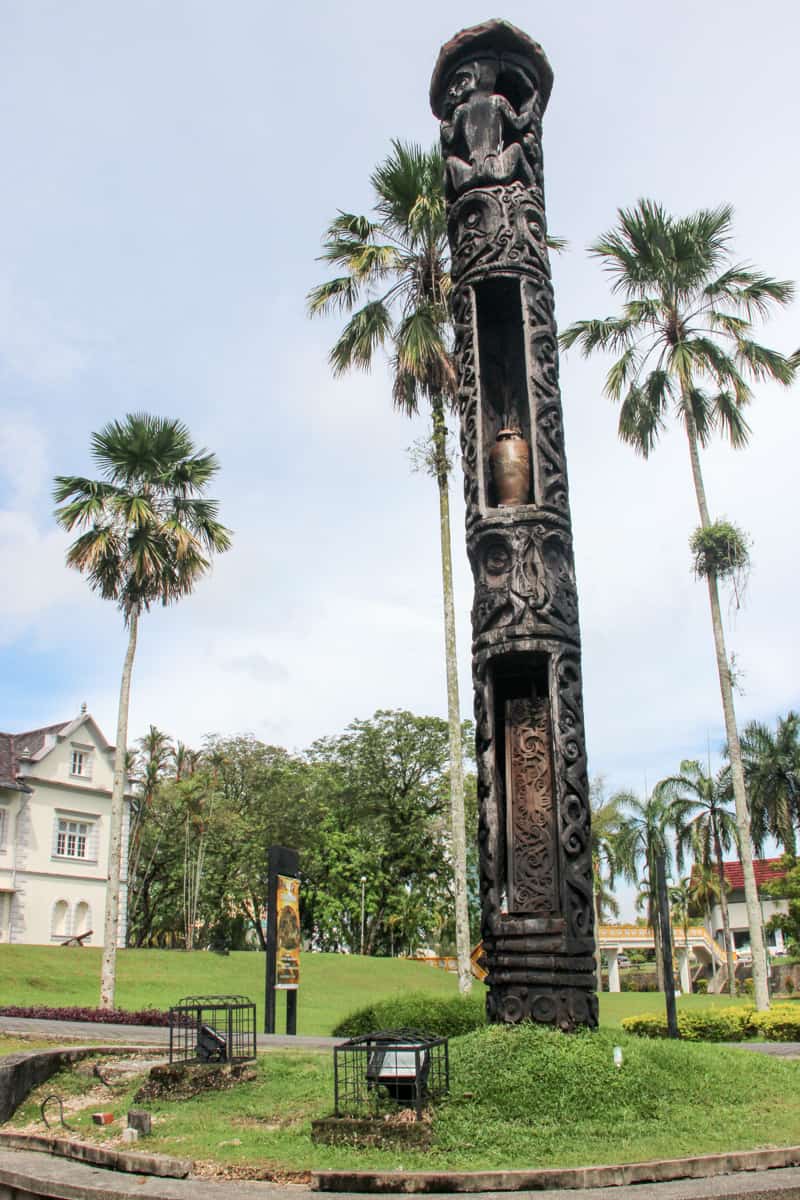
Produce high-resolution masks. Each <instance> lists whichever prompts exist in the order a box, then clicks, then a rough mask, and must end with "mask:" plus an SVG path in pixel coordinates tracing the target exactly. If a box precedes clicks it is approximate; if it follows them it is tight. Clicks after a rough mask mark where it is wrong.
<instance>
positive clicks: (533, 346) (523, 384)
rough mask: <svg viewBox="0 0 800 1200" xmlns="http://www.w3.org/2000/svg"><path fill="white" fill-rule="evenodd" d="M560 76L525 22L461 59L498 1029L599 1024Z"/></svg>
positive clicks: (486, 819)
mask: <svg viewBox="0 0 800 1200" xmlns="http://www.w3.org/2000/svg"><path fill="white" fill-rule="evenodd" d="M552 82H553V73H552V70H551V68H550V65H549V63H548V61H547V59H546V57H545V55H544V52H543V50H542V48H541V46H539V45H538V44H537V43H536V42H534V41H532V40H531V39H530V38H529V37H527V35H526V34H524V33H522V32H520V30H518V29H515V28H514V26H513V25H509V24H507V23H506V22H505V21H488V22H486V23H485V24H483V25H477V26H474V27H473V28H472V29H467V30H464V31H463V32H462V33H459V34H457V35H456V37H454V38H453V39H452V40H451V41H450V42H448V43H447V44H446V45H445V46H443V47H442V50H441V53H440V55H439V59H438V61H437V63H436V68H435V70H434V73H433V79H432V82H431V105H432V108H433V111H434V113H435V115H436V116H437V117H438V118H439V119H440V121H441V136H442V149H443V153H444V163H445V192H446V198H447V211H448V237H449V241H450V250H451V256H452V279H453V292H452V302H453V319H454V324H455V333H456V340H455V361H456V370H457V375H458V400H459V412H460V417H461V448H462V453H463V462H464V480H465V491H466V503H467V552H468V554H469V559H470V563H471V566H472V573H473V576H474V579H475V599H474V604H473V610H472V632H473V644H472V662H473V681H474V688H475V722H476V744H477V759H478V800H479V830H478V836H479V844H480V872H481V906H482V934H483V947H484V957H485V965H486V968H487V972H488V974H487V980H486V983H487V986H488V993H487V1010H488V1015H489V1019H490V1020H492V1021H506V1022H509V1023H514V1022H517V1021H521V1020H525V1019H532V1020H535V1021H539V1022H542V1023H543V1024H548V1025H556V1026H559V1027H560V1028H562V1029H573V1028H575V1027H576V1026H578V1025H596V1024H597V996H596V994H595V961H594V948H595V947H594V913H593V903H592V864H591V846H590V836H589V832H590V811H589V797H588V780H587V774H586V750H585V743H584V732H583V701H582V696H581V656H580V633H579V629H578V598H577V591H576V586H575V571H574V564H573V555H572V534H571V527H570V513H569V499H568V492H567V472H566V463H565V459H564V438H563V429H562V418H561V399H560V393H559V388H558V347H557V342H556V326H555V318H554V315H553V288H552V284H551V282H550V264H549V260H548V254H547V242H546V221H545V210H544V190H543V175H542V154H541V117H542V112H543V110H544V107H545V105H546V103H547V99H548V96H549V94H550V89H551V86H552Z"/></svg>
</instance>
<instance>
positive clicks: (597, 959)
mask: <svg viewBox="0 0 800 1200" xmlns="http://www.w3.org/2000/svg"><path fill="white" fill-rule="evenodd" d="M592 882H593V884H594V886H593V887H592V906H593V908H594V969H595V971H596V972H597V990H598V992H602V990H603V957H602V951H601V950H600V914H599V912H598V911H597V887H598V881H597V874H596V872H595V871H594V870H593V871H592ZM608 987H609V991H610V990H611V973H610V972H609V978H608Z"/></svg>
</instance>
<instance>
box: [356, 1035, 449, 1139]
mask: <svg viewBox="0 0 800 1200" xmlns="http://www.w3.org/2000/svg"><path fill="white" fill-rule="evenodd" d="M333 1076H334V1104H335V1113H336V1116H337V1117H343V1116H349V1117H352V1116H363V1115H377V1114H378V1113H381V1112H386V1111H387V1110H391V1109H392V1108H398V1107H399V1108H413V1109H414V1111H415V1113H416V1118H417V1120H418V1121H419V1120H421V1119H422V1113H423V1110H424V1109H425V1107H426V1105H428V1104H431V1103H433V1102H435V1101H437V1100H440V1099H441V1098H442V1097H443V1096H445V1095H446V1094H447V1092H448V1091H449V1088H450V1059H449V1053H448V1043H447V1038H444V1037H439V1038H437V1037H429V1036H428V1035H427V1034H424V1033H419V1032H418V1031H417V1030H415V1029H399V1030H387V1031H385V1032H382V1033H367V1034H364V1035H363V1036H362V1037H354V1038H350V1039H349V1040H348V1041H346V1042H342V1043H341V1044H340V1045H338V1046H336V1047H335V1048H334V1051H333Z"/></svg>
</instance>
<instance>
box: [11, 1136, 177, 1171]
mask: <svg viewBox="0 0 800 1200" xmlns="http://www.w3.org/2000/svg"><path fill="white" fill-rule="evenodd" d="M2 1148H6V1149H8V1150H38V1151H39V1152H40V1153H44V1154H52V1155H55V1157H57V1158H70V1159H74V1160H75V1162H82V1163H88V1164H89V1165H90V1166H93V1167H107V1168H108V1169H109V1170H111V1171H122V1172H125V1173H127V1174H131V1175H157V1176H159V1177H160V1178H162V1179H185V1178H186V1177H187V1175H188V1174H189V1172H190V1171H191V1169H192V1167H193V1165H194V1164H193V1162H192V1160H191V1159H188V1158H172V1157H171V1156H170V1155H168V1154H146V1153H142V1152H141V1151H138V1150H110V1149H108V1148H107V1147H105V1146H96V1145H95V1144H94V1143H93V1142H79V1141H73V1139H72V1138H65V1137H55V1136H53V1135H48V1134H42V1133H5V1132H3V1131H1V1130H0V1149H2Z"/></svg>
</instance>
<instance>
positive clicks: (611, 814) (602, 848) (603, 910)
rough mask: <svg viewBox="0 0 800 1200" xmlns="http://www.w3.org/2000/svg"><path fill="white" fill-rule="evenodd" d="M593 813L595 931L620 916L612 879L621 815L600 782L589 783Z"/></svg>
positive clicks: (615, 800)
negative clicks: (607, 796)
mask: <svg viewBox="0 0 800 1200" xmlns="http://www.w3.org/2000/svg"><path fill="white" fill-rule="evenodd" d="M589 802H590V805H591V809H592V842H591V845H592V879H593V882H594V889H593V890H594V923H595V928H597V926H598V925H599V924H600V922H601V921H602V920H603V918H604V917H605V916H606V914H607V913H608V914H610V915H611V916H614V917H616V916H618V915H619V904H618V903H617V900H616V897H615V896H614V891H613V888H614V876H615V874H616V871H617V838H618V837H619V830H620V821H621V814H620V811H619V806H620V802H619V799H618V797H617V796H612V797H611V799H610V800H607V799H606V797H605V792H604V788H603V780H602V779H600V778H598V779H595V780H592V783H591V786H590V788H589ZM595 960H596V963H597V978H598V981H600V980H602V968H601V961H600V944H599V942H598V944H597V946H596V948H595Z"/></svg>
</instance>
